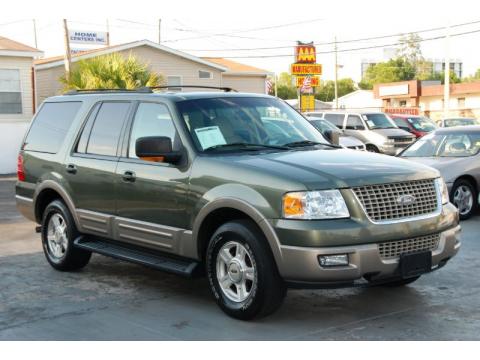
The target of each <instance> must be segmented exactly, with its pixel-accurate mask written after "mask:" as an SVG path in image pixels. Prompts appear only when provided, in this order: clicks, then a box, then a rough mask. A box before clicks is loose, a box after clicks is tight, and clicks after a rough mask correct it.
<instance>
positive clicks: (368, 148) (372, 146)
mask: <svg viewBox="0 0 480 360" xmlns="http://www.w3.org/2000/svg"><path fill="white" fill-rule="evenodd" d="M367 151H370V152H373V153H379V152H380V150H378V148H377V147H376V146H375V145H372V144H368V145H367Z"/></svg>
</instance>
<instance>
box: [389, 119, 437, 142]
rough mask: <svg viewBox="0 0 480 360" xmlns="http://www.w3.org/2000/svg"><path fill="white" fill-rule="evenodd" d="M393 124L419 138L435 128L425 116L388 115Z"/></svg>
mask: <svg viewBox="0 0 480 360" xmlns="http://www.w3.org/2000/svg"><path fill="white" fill-rule="evenodd" d="M390 117H391V118H392V120H393V121H394V122H395V124H396V125H397V126H398V127H399V128H400V129H402V130H405V131H408V132H410V133H412V134H413V135H415V136H416V137H417V138H420V137H422V136H424V135H426V134H428V133H430V132H432V131H433V130H435V129H436V128H437V126H436V125H435V123H434V122H433V121H432V120H430V119H429V118H427V117H425V116H417V115H405V114H394V115H390Z"/></svg>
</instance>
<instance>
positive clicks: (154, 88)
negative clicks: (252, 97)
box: [140, 85, 237, 92]
mask: <svg viewBox="0 0 480 360" xmlns="http://www.w3.org/2000/svg"><path fill="white" fill-rule="evenodd" d="M183 88H194V89H195V88H197V89H216V90H223V91H225V92H232V91H233V92H237V90H235V89H233V88H231V87H226V86H207V85H161V86H148V87H144V88H140V89H152V90H156V89H183Z"/></svg>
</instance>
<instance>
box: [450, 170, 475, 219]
mask: <svg viewBox="0 0 480 360" xmlns="http://www.w3.org/2000/svg"><path fill="white" fill-rule="evenodd" d="M477 197H478V193H477V190H476V189H475V186H474V185H473V184H472V183H471V182H470V181H468V180H465V179H460V180H457V181H456V182H455V184H454V185H453V188H452V193H451V198H452V203H453V204H454V205H455V206H456V207H457V208H458V212H459V214H460V219H462V220H465V219H468V218H469V217H470V216H472V215H473V214H474V213H475V211H476V210H477V208H478V203H477Z"/></svg>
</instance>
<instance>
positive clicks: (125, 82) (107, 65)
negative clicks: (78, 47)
mask: <svg viewBox="0 0 480 360" xmlns="http://www.w3.org/2000/svg"><path fill="white" fill-rule="evenodd" d="M60 81H61V82H62V83H63V85H64V90H65V91H67V90H73V89H136V88H139V87H142V86H158V85H161V84H162V83H163V77H162V76H161V75H160V74H158V73H155V72H152V71H151V70H150V69H149V68H148V65H147V64H145V63H142V62H141V61H139V60H138V59H137V58H136V57H135V56H133V55H132V54H130V55H129V56H128V57H127V58H125V57H123V56H122V55H120V54H118V53H113V54H109V55H103V56H98V57H94V58H91V59H86V60H80V61H78V62H77V63H75V64H74V66H73V68H72V70H71V71H70V76H69V77H67V76H65V75H63V76H62V77H61V78H60Z"/></svg>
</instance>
